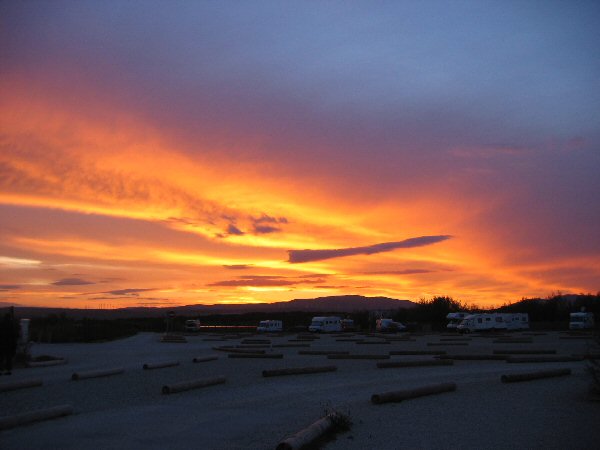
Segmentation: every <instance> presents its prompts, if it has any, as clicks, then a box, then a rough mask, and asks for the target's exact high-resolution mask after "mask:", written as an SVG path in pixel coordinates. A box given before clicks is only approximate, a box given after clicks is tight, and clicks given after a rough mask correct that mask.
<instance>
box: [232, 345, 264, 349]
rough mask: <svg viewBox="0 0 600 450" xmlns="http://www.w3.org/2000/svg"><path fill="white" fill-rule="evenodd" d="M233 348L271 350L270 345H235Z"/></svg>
mask: <svg viewBox="0 0 600 450" xmlns="http://www.w3.org/2000/svg"><path fill="white" fill-rule="evenodd" d="M233 348H241V349H244V348H245V349H251V350H252V349H257V348H271V344H241V345H236V346H234V347H233Z"/></svg>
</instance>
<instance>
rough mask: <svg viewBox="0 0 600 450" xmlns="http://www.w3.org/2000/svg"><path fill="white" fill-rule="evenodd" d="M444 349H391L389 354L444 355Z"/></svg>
mask: <svg viewBox="0 0 600 450" xmlns="http://www.w3.org/2000/svg"><path fill="white" fill-rule="evenodd" d="M445 354H446V350H392V351H390V355H405V356H407V355H445Z"/></svg>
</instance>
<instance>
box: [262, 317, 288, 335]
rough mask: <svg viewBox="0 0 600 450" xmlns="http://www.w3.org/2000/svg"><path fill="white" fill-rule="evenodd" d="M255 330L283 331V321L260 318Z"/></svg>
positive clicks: (264, 331) (265, 331) (266, 331)
mask: <svg viewBox="0 0 600 450" xmlns="http://www.w3.org/2000/svg"><path fill="white" fill-rule="evenodd" d="M256 331H259V332H262V333H268V332H275V331H283V322H282V321H281V320H261V321H260V323H259V324H258V327H257V328H256Z"/></svg>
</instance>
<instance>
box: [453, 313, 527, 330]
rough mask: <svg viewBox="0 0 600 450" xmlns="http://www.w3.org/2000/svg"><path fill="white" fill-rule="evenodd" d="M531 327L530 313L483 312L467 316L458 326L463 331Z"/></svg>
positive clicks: (524, 328) (523, 328)
mask: <svg viewBox="0 0 600 450" xmlns="http://www.w3.org/2000/svg"><path fill="white" fill-rule="evenodd" d="M528 328H529V315H528V314H524V313H516V314H509V313H483V314H471V315H468V316H467V317H465V318H464V319H463V320H462V322H461V323H460V324H459V325H458V326H457V327H456V329H457V330H458V331H459V332H461V333H470V332H472V331H490V330H526V329H528Z"/></svg>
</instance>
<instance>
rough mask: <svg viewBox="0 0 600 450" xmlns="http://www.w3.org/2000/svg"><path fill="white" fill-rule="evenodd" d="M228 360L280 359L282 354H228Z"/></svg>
mask: <svg viewBox="0 0 600 450" xmlns="http://www.w3.org/2000/svg"><path fill="white" fill-rule="evenodd" d="M227 357H228V358H264V359H282V358H283V353H230V354H229V355H227Z"/></svg>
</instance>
